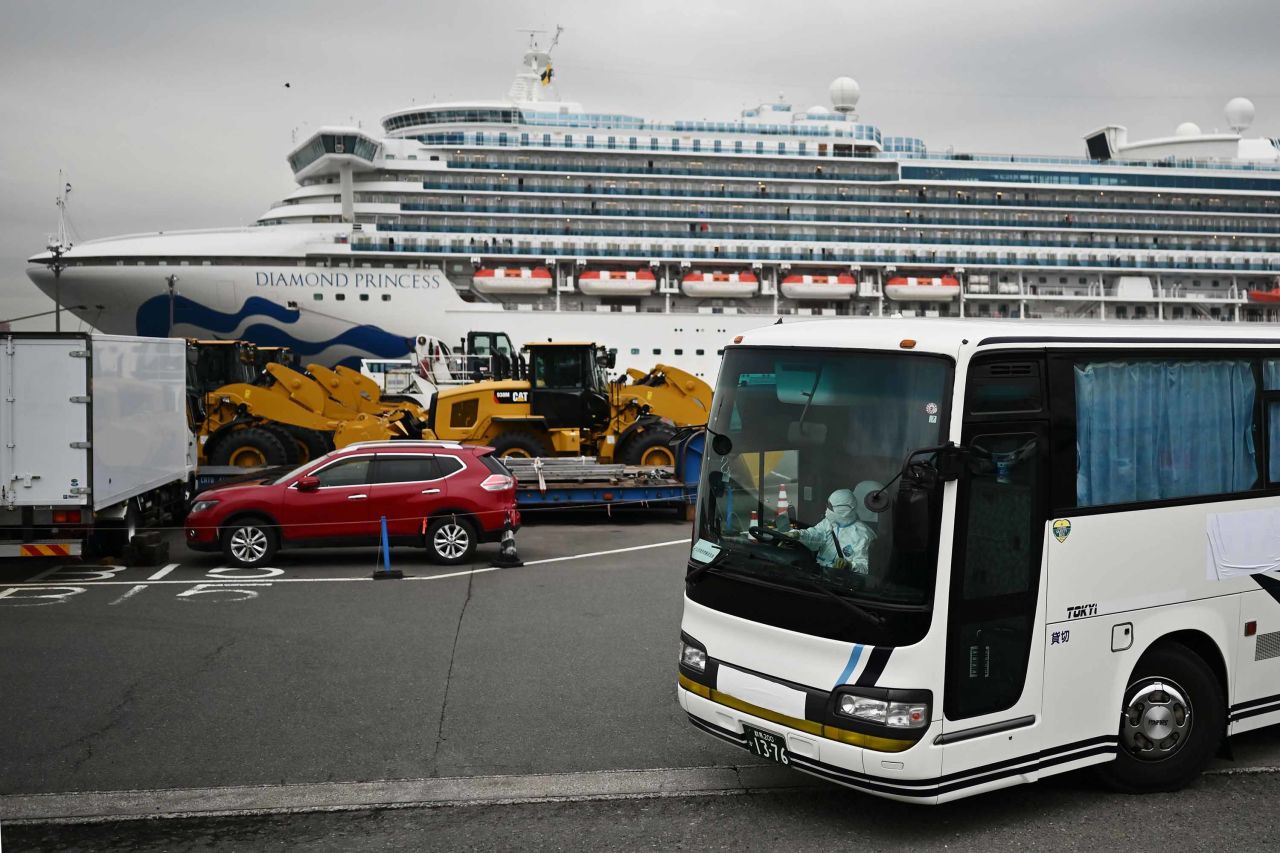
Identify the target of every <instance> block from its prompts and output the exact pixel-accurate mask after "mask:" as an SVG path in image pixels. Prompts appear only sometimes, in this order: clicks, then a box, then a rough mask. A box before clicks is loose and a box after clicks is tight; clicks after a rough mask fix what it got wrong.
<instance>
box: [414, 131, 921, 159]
mask: <svg viewBox="0 0 1280 853" xmlns="http://www.w3.org/2000/svg"><path fill="white" fill-rule="evenodd" d="M795 135H797V136H798V135H800V134H795ZM813 135H823V136H825V135H827V134H813ZM415 138H416V139H417V140H418V141H419V142H421V143H422V144H423V145H437V146H444V145H448V146H457V145H475V146H478V147H493V146H496V147H499V148H513V147H519V148H529V147H541V148H575V149H576V148H588V149H592V148H602V149H605V150H608V151H693V152H703V151H705V152H709V153H712V154H769V155H777V154H781V155H783V156H789V155H797V156H800V157H809V156H815V157H826V156H832V157H852V156H853V155H854V148H853V145H851V144H849V143H840V142H832V143H829V144H828V143H826V142H817V143H809V142H804V141H799V142H795V141H793V142H785V141H782V142H765V141H763V140H759V139H757V140H756V141H755V142H745V141H743V140H741V139H733V140H729V139H683V140H682V139H678V138H675V137H671V138H662V137H657V136H650V137H645V138H641V137H639V136H625V137H623V136H600V137H597V136H596V135H595V134H594V133H587V134H583V135H582V136H581V137H578V138H577V139H575V138H574V135H573V134H572V133H566V134H564V135H563V136H556V137H553V136H552V135H551V134H549V133H544V134H541V136H539V135H537V134H529V133H504V132H499V133H492V132H490V133H484V132H479V133H424V134H422V135H421V136H417V137H415ZM854 138H855V139H871V138H872V137H863V136H857V137H854ZM876 141H879V138H878V135H877V137H876ZM918 153H923V151H921V152H918Z"/></svg>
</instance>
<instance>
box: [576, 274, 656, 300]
mask: <svg viewBox="0 0 1280 853" xmlns="http://www.w3.org/2000/svg"><path fill="white" fill-rule="evenodd" d="M578 289H579V290H581V291H582V292H583V293H586V294H589V295H591V296H644V295H646V294H649V293H653V292H654V291H655V290H657V289H658V279H657V278H655V277H654V275H653V273H652V272H651V271H649V270H583V271H582V273H581V274H580V275H579V276H578Z"/></svg>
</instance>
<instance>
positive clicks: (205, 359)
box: [187, 340, 427, 468]
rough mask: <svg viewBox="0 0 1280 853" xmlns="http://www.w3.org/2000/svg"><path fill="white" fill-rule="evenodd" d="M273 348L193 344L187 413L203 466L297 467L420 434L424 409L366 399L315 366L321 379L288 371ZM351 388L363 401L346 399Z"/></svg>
mask: <svg viewBox="0 0 1280 853" xmlns="http://www.w3.org/2000/svg"><path fill="white" fill-rule="evenodd" d="M276 350H277V351H276V352H275V353H271V352H266V353H264V352H263V351H262V349H261V348H258V347H254V345H253V344H251V343H248V342H246V341H194V340H193V341H188V347H187V353H188V358H187V361H188V383H187V384H188V410H189V412H190V415H189V417H190V421H191V426H192V429H193V431H194V432H195V433H196V436H197V443H198V447H199V454H200V462H201V464H204V465H215V466H223V465H231V466H236V467H242V468H255V467H261V466H268V465H296V464H300V463H302V462H307V461H309V460H310V459H314V458H316V457H318V456H321V455H323V454H325V453H327V452H329V451H330V450H332V449H333V448H334V447H335V446H345V445H346V444H350V443H351V442H352V441H357V440H367V439H384V438H409V437H413V438H416V437H420V436H421V427H420V424H421V423H423V422H424V421H425V419H426V417H427V412H426V411H425V410H423V409H421V408H420V407H417V406H413V405H408V404H399V405H390V404H387V403H383V402H381V401H380V400H378V399H377V398H376V397H374V398H373V399H369V397H368V389H364V388H363V387H362V386H361V385H360V383H358V382H353V381H352V380H350V379H349V378H347V377H346V376H342V375H338V374H334V373H333V372H332V371H325V370H324V369H323V368H320V367H319V366H318V365H310V366H309V368H314V369H316V372H317V373H318V374H320V375H319V376H308V375H307V374H304V373H300V372H299V371H296V370H294V369H292V368H290V367H287V366H286V364H285V362H286V361H287V360H288V353H287V351H284V352H283V353H282V352H280V351H279V350H280V348H276ZM339 370H340V371H341V370H345V368H339ZM351 373H354V372H353V371H347V374H351ZM355 375H356V377H357V378H358V379H360V380H363V379H364V377H360V376H359V374H355ZM327 381H328V382H330V383H336V384H337V385H338V386H339V387H338V388H337V389H334V388H331V387H327V386H326V382H327ZM352 387H355V388H358V389H359V390H363V392H364V393H365V395H366V396H364V397H361V396H359V393H358V392H357V393H356V394H355V396H353V395H352V394H351V393H347V392H348V391H349V389H350V388H352ZM373 391H374V392H375V393H376V391H377V387H376V385H375V386H374V388H373Z"/></svg>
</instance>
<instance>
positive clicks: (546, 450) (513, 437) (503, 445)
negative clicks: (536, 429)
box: [491, 430, 551, 459]
mask: <svg viewBox="0 0 1280 853" xmlns="http://www.w3.org/2000/svg"><path fill="white" fill-rule="evenodd" d="M491 445H492V446H493V455H494V456H497V457H498V458H499V459H502V458H503V457H514V458H516V459H532V458H533V457H535V456H550V455H551V447H550V445H548V444H547V441H546V439H544V438H543V437H542V436H539V435H536V434H534V433H531V432H525V431H524V430H509V431H507V432H504V433H500V434H499V435H498V436H497V437H496V438H495V439H494V440H493V441H492V442H491Z"/></svg>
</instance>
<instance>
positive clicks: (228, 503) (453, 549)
mask: <svg viewBox="0 0 1280 853" xmlns="http://www.w3.org/2000/svg"><path fill="white" fill-rule="evenodd" d="M492 452H493V448H491V447H470V446H464V445H460V444H452V443H447V442H438V441H384V442H365V443H361V444H352V445H349V446H347V447H344V448H342V449H341V450H335V451H333V452H332V453H329V454H327V455H325V456H322V457H320V458H319V459H315V460H312V461H311V462H308V463H307V464H305V465H303V466H301V467H299V468H297V469H295V470H293V471H290V472H289V473H288V474H285V475H284V476H283V477H278V478H275V479H269V480H253V481H249V482H244V481H241V482H236V483H232V484H229V485H225V486H215V487H214V488H212V489H209V490H207V491H203V492H201V493H200V494H199V495H197V496H196V499H195V501H194V502H193V503H192V505H191V512H190V513H189V514H188V515H187V523H186V537H187V546H188V547H190V548H193V549H195V550H197V551H217V550H219V549H221V550H222V553H223V554H225V555H226V557H227V559H228V560H230V561H231V562H232V563H234V564H235V565H237V566H262V565H266V564H267V563H268V562H269V561H270V560H271V558H272V557H273V556H274V555H275V553H276V551H277V550H278V549H280V548H294V547H307V546H332V545H369V544H376V543H377V542H378V541H379V537H380V536H381V531H382V524H381V521H382V519H383V518H384V517H385V518H386V520H387V534H388V536H389V538H390V541H391V544H393V545H417V546H425V547H426V549H427V554H428V556H430V557H431V558H432V559H433V560H435V561H436V562H439V563H446V564H455V563H461V562H464V561H465V560H467V559H469V558H470V557H471V555H472V554H474V553H475V550H476V544H477V543H479V542H495V541H497V540H499V539H501V538H502V531H503V527H504V525H505V524H506V522H507V521H508V519H510V521H511V526H512V528H513V529H518V528H519V526H520V513H519V511H518V510H517V509H516V480H515V477H513V476H512V475H511V472H510V471H508V470H507V469H506V467H505V466H504V465H503V464H502V463H501V462H499V461H498V460H497V459H496V458H494V457H493V456H491V455H490V454H491V453H492Z"/></svg>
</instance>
